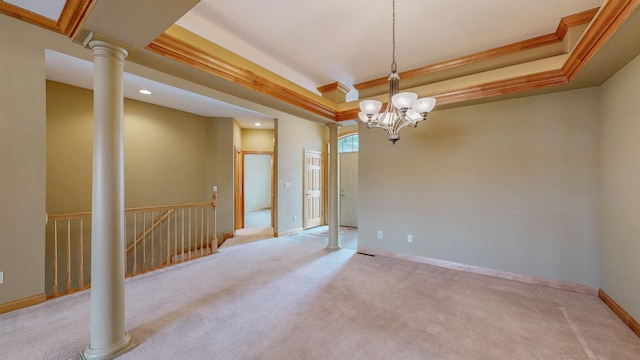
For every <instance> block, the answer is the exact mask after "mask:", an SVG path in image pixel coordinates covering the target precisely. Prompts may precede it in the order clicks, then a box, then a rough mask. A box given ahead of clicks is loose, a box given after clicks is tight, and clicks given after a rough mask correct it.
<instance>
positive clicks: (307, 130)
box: [275, 114, 328, 233]
mask: <svg viewBox="0 0 640 360" xmlns="http://www.w3.org/2000/svg"><path fill="white" fill-rule="evenodd" d="M326 129H327V127H326V126H324V125H322V124H318V123H314V122H311V121H307V120H304V119H301V118H298V117H294V116H291V115H285V114H283V116H282V117H279V118H278V120H277V121H276V137H277V140H276V143H277V150H276V158H277V160H276V161H277V172H276V179H277V180H276V199H277V217H276V219H275V221H276V229H275V231H276V232H277V233H284V232H286V231H290V230H298V229H299V230H301V229H302V205H303V204H302V203H303V197H302V189H303V183H302V182H303V170H304V149H309V150H315V151H322V147H323V144H324V142H325V141H327V140H328V139H327V136H326V134H327V131H326ZM285 183H287V184H291V187H288V188H285ZM294 217H295V220H294Z"/></svg>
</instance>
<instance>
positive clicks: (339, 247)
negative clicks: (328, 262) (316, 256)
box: [325, 246, 342, 252]
mask: <svg viewBox="0 0 640 360" xmlns="http://www.w3.org/2000/svg"><path fill="white" fill-rule="evenodd" d="M325 250H327V251H330V252H335V251H339V250H342V246H338V247H336V248H333V247H329V246H327V247H326V248H325Z"/></svg>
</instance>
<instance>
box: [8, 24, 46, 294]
mask: <svg viewBox="0 0 640 360" xmlns="http://www.w3.org/2000/svg"><path fill="white" fill-rule="evenodd" d="M0 28H1V29H2V31H0V49H2V50H0V79H2V80H1V85H0V149H1V150H0V184H1V185H2V186H0V271H2V272H3V273H4V283H3V284H1V285H0V304H3V303H7V302H11V301H14V300H19V299H24V298H27V297H31V296H35V295H41V294H43V293H44V224H45V221H44V219H45V188H46V184H45V171H46V149H45V140H46V138H45V137H46V135H45V129H46V113H45V106H46V105H45V104H46V101H45V89H44V81H45V67H44V44H43V41H44V36H43V32H44V31H45V30H41V29H39V28H35V27H34V26H32V25H28V24H27V23H24V22H21V21H18V20H14V19H10V18H8V17H6V16H0ZM18 34H19V36H17V35H18Z"/></svg>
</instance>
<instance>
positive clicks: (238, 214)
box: [233, 146, 244, 233]
mask: <svg viewBox="0 0 640 360" xmlns="http://www.w3.org/2000/svg"><path fill="white" fill-rule="evenodd" d="M233 160H234V161H233V170H234V171H233V172H234V181H233V182H234V195H233V210H234V211H233V212H234V223H233V228H234V233H235V230H239V229H243V228H244V161H243V160H244V156H243V155H242V150H240V148H239V147H237V146H234V147H233Z"/></svg>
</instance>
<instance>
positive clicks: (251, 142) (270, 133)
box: [242, 129, 275, 151]
mask: <svg viewBox="0 0 640 360" xmlns="http://www.w3.org/2000/svg"><path fill="white" fill-rule="evenodd" d="M274 139H275V130H268V129H264V130H263V129H242V150H243V151H273V149H274Z"/></svg>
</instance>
